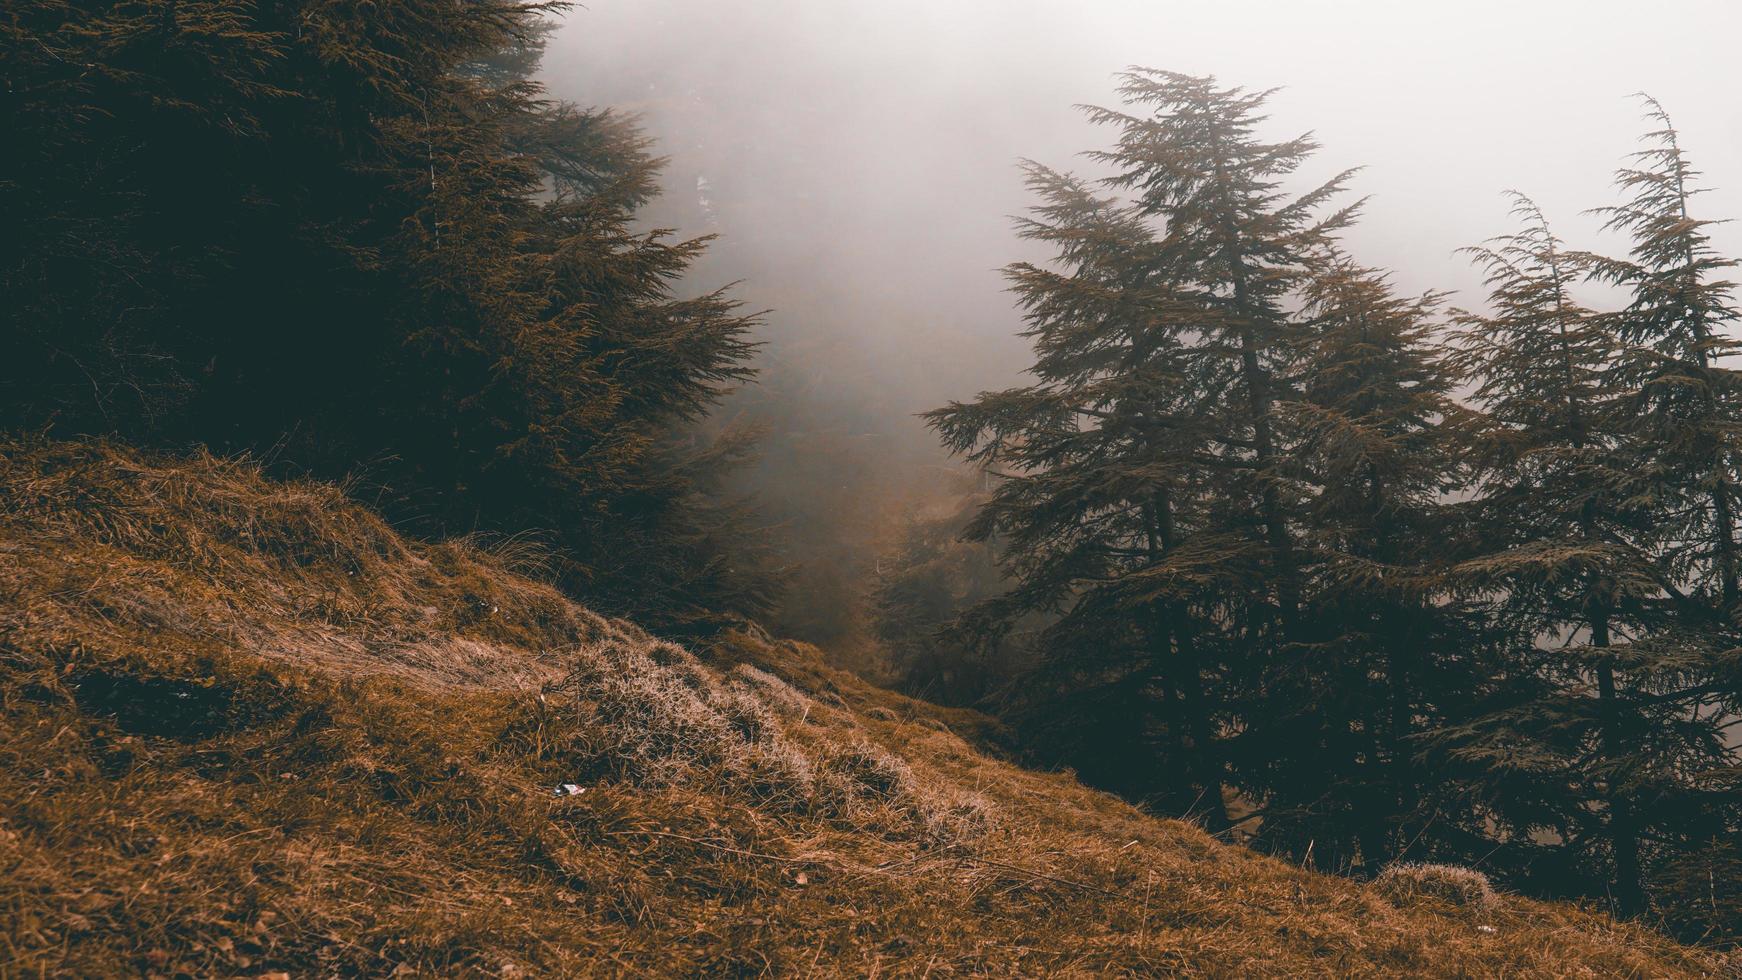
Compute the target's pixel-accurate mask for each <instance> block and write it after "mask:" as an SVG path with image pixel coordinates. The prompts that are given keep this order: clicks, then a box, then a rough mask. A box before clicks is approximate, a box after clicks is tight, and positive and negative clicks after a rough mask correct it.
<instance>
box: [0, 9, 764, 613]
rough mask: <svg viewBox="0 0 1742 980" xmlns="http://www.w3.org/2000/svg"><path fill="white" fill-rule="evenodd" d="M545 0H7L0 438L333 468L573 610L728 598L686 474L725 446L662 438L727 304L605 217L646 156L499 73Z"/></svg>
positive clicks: (673, 251)
mask: <svg viewBox="0 0 1742 980" xmlns="http://www.w3.org/2000/svg"><path fill="white" fill-rule="evenodd" d="M561 6H562V5H561V4H547V3H541V2H535V0H468V2H466V3H459V4H454V3H448V2H445V0H406V2H403V3H394V4H390V5H386V6H382V7H374V6H370V5H361V6H360V5H354V4H318V3H308V2H291V3H285V4H264V5H235V4H228V5H226V4H210V3H182V4H168V5H158V6H155V7H142V6H139V5H129V4H121V3H111V2H100V3H91V4H85V3H70V2H66V0H25V2H23V3H20V4H18V5H16V6H15V8H9V10H8V16H7V18H6V19H5V22H4V23H0V36H3V43H0V67H3V69H4V73H5V76H6V78H7V80H8V85H9V88H8V97H7V98H6V99H5V100H4V104H3V105H0V126H3V127H4V128H5V130H6V131H7V133H8V147H7V152H6V153H5V154H4V157H3V159H0V168H4V169H3V171H0V220H4V221H5V222H6V224H7V226H8V227H10V228H13V229H16V230H18V231H19V234H17V235H15V236H6V239H5V241H4V242H3V243H0V289H3V290H4V292H5V295H6V296H7V297H8V303H7V304H6V306H5V309H4V311H0V392H3V394H4V405H5V414H4V416H3V417H0V423H3V424H5V425H8V426H28V427H33V428H35V427H43V426H50V427H52V428H53V429H54V430H55V431H57V432H63V433H78V432H116V433H121V434H123V435H126V436H128V437H131V438H133V439H136V440H138V441H141V442H145V443H150V444H154V445H159V446H168V447H179V446H184V445H186V444H189V443H205V444H208V445H211V446H213V447H215V448H218V449H221V450H225V451H241V450H249V449H255V450H265V449H271V450H272V451H273V453H274V456H275V458H276V459H278V460H280V461H281V464H283V465H295V466H297V467H300V468H303V469H307V470H312V471H314V472H316V473H319V474H323V475H326V476H345V475H349V474H350V473H351V472H352V471H353V470H356V469H358V468H359V467H360V468H361V470H362V474H361V480H360V482H359V485H360V486H365V487H370V488H372V489H373V490H374V491H377V492H378V499H380V500H381V501H382V502H383V503H384V505H385V506H387V508H388V509H389V510H390V512H391V513H392V514H393V516H394V517H395V518H396V519H398V520H401V521H409V522H411V525H412V526H413V527H416V528H418V529H420V530H427V531H430V532H433V533H441V534H448V533H465V532H471V531H495V532H502V533H516V532H520V531H523V530H527V529H535V530H539V531H543V532H546V533H547V534H548V535H549V536H550V537H551V539H552V540H553V543H555V544H556V545H557V548H556V549H555V550H556V557H557V559H558V561H557V565H558V569H559V572H560V573H561V574H562V577H563V579H564V581H565V583H566V584H568V585H569V586H570V587H572V588H574V589H577V590H581V591H584V592H585V593H586V594H587V595H588V596H589V597H590V598H591V599H592V600H593V601H594V602H596V603H600V604H603V605H607V606H610V607H613V608H617V609H626V608H629V607H634V608H637V609H638V610H639V611H641V612H643V613H644V615H646V617H647V618H649V619H650V620H653V621H656V622H657V621H659V620H661V619H662V617H665V616H667V615H668V614H669V616H670V618H671V620H672V621H673V622H678V621H685V620H690V619H693V618H694V617H695V616H696V615H697V614H699V611H700V610H703V609H707V608H709V607H713V608H715V609H720V610H723V611H732V610H738V611H754V610H755V609H756V608H757V607H758V605H759V604H760V603H761V602H762V601H763V600H764V599H765V598H766V592H767V589H766V585H767V579H766V577H764V576H761V575H759V574H756V573H755V571H754V569H753V568H751V567H750V566H752V565H753V564H754V563H753V562H747V561H744V560H742V556H738V557H732V556H729V555H727V554H726V549H725V548H724V547H723V545H722V543H721V541H720V534H721V533H729V532H727V528H728V526H730V525H731V524H732V523H733V521H735V520H736V519H737V518H736V517H735V516H734V515H733V513H732V511H731V509H730V508H725V507H721V506H717V505H714V504H712V503H710V502H709V500H710V494H709V493H708V491H707V484H708V483H709V481H710V480H713V479H714V476H713V473H714V472H715V471H718V470H719V468H720V467H721V466H722V465H725V464H727V463H729V462H730V460H731V459H733V458H736V457H741V456H742V452H743V449H744V442H743V440H741V439H732V440H727V441H725V442H722V443H721V444H720V445H718V446H686V445H685V444H686V443H687V442H689V441H690V440H689V435H690V431H689V430H691V429H692V427H693V424H694V422H695V421H696V420H697V419H698V418H700V417H701V416H702V415H703V414H705V413H706V412H707V411H708V410H709V409H710V407H711V406H712V405H713V404H714V403H715V402H716V400H717V399H718V398H719V397H721V395H722V394H723V393H724V392H725V391H727V390H728V389H729V388H731V387H732V386H733V385H735V384H738V383H740V382H742V381H744V380H745V379H747V378H748V377H749V374H750V369H749V364H748V360H749V358H750V356H751V353H752V349H753V345H752V344H751V343H749V342H748V340H747V333H748V331H749V330H750V329H751V328H752V327H753V325H754V318H753V317H749V316H746V315H744V313H743V312H742V311H741V310H739V309H737V307H736V304H735V303H734V301H733V300H732V299H731V298H730V297H729V296H727V295H725V294H724V293H720V292H711V293H703V294H701V295H698V296H679V295H677V292H676V290H677V288H678V283H679V281H680V280H681V278H682V277H683V276H684V274H685V272H686V271H687V270H688V268H689V267H690V265H691V263H692V262H693V261H694V260H695V259H696V257H697V256H698V255H699V254H700V253H701V252H702V250H703V249H704V248H705V247H706V241H705V240H683V239H679V238H676V237H675V236H673V235H672V234H671V233H669V232H661V231H652V232H648V231H643V230H640V229H638V228H637V227H636V226H635V221H636V217H637V213H638V210H639V209H640V208H641V207H642V205H644V204H645V203H646V202H647V201H648V199H649V198H650V197H651V196H652V195H653V194H654V193H655V191H656V178H657V174H658V169H659V161H658V160H657V159H656V158H655V157H653V156H652V154H651V151H650V147H649V144H648V141H647V140H646V139H645V138H644V137H643V136H641V135H640V134H639V133H638V132H637V131H636V130H635V128H634V127H633V126H632V125H630V124H629V123H628V122H627V121H626V120H624V119H622V118H620V117H618V116H615V115H613V114H612V113H610V112H608V111H587V110H580V109H577V108H576V107H574V106H570V105H566V104H563V103H560V102H555V101H552V100H550V99H548V98H546V97H545V95H544V94H543V92H542V91H541V89H540V88H539V86H538V85H537V84H535V83H533V82H532V81H531V80H530V79H529V77H528V76H529V73H530V72H531V70H532V68H533V66H535V64H536V60H537V54H538V51H539V47H540V43H541V41H542V38H543V37H544V35H545V33H546V32H547V31H548V21H546V20H545V19H544V16H545V15H546V14H547V13H549V12H551V11H553V10H559V9H561ZM371 495H372V496H377V493H372V494H371Z"/></svg>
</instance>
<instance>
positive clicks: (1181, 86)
mask: <svg viewBox="0 0 1742 980" xmlns="http://www.w3.org/2000/svg"><path fill="white" fill-rule="evenodd" d="M1121 93H1122V95H1123V97H1124V100H1125V103H1126V105H1127V106H1128V107H1132V108H1135V109H1139V110H1142V111H1141V113H1136V112H1129V111H1120V110H1112V109H1095V108H1092V109H1089V110H1088V114H1089V117H1090V118H1091V119H1092V120H1094V121H1096V122H1099V123H1103V124H1111V125H1114V126H1117V127H1118V128H1119V137H1118V140H1117V142H1116V143H1115V145H1114V146H1113V148H1111V149H1109V150H1107V151H1104V152H1099V153H1095V154H1091V156H1092V157H1093V158H1094V159H1096V160H1098V161H1099V162H1101V163H1103V164H1107V165H1109V166H1111V167H1112V168H1113V169H1114V173H1113V174H1112V175H1111V176H1109V177H1107V178H1105V179H1103V180H1101V181H1099V182H1098V183H1099V184H1100V186H1101V188H1102V190H1101V191H1099V192H1098V191H1097V189H1096V187H1095V185H1094V184H1092V183H1091V182H1089V181H1085V180H1083V179H1080V178H1076V177H1073V176H1070V175H1066V174H1061V173H1058V172H1056V171H1053V170H1050V169H1048V168H1045V167H1041V166H1038V165H1030V166H1029V183H1030V186H1031V187H1032V188H1033V189H1034V191H1035V192H1036V193H1037V194H1038V195H1039V196H1040V198H1041V201H1042V203H1041V204H1040V205H1039V206H1038V207H1037V208H1036V216H1035V217H1033V218H1031V219H1028V220H1025V221H1024V222H1023V223H1022V224H1021V227H1020V231H1021V234H1022V235H1023V236H1024V237H1027V238H1031V239H1035V240H1038V241H1043V242H1046V243H1047V244H1050V245H1052V246H1053V247H1054V248H1055V249H1056V250H1057V267H1056V268H1042V267H1038V266H1034V265H1030V264H1026V263H1018V264H1016V265H1013V266H1011V267H1010V268H1009V270H1008V275H1009V277H1010V279H1011V281H1012V284H1013V288H1014V290H1015V291H1016V293H1017V295H1018V297H1019V299H1020V302H1021V304H1022V306H1023V307H1024V310H1025V313H1026V319H1027V321H1028V324H1029V330H1028V333H1029V335H1030V336H1032V337H1033V338H1034V344H1035V351H1036V354H1037V360H1036V363H1035V365H1034V367H1033V368H1031V372H1032V373H1033V374H1034V375H1035V376H1036V377H1037V379H1038V382H1037V383H1036V384H1034V385H1031V386H1029V387H1026V388H1020V389H1013V390H1009V391H1004V392H993V393H986V394H983V395H981V396H980V398H979V399H978V400H977V401H975V402H972V403H968V404H962V403H955V404H952V405H950V406H949V407H947V408H944V409H940V410H938V411H936V412H933V413H930V416H929V419H930V422H931V424H932V425H934V426H935V427H936V428H937V429H938V430H939V432H940V433H941V434H942V435H943V437H944V440H945V443H946V445H948V446H949V447H950V448H951V449H952V450H954V451H957V452H960V453H964V454H967V455H968V456H969V458H970V459H972V460H974V461H975V462H977V463H979V464H981V465H985V466H988V467H993V468H996V469H998V470H999V471H1000V472H1001V473H1002V475H1003V476H1004V479H1003V481H1002V482H1001V483H1000V484H999V485H998V486H997V487H996V488H995V489H994V491H993V493H992V497H991V500H990V501H989V502H988V503H987V504H986V505H985V507H984V508H983V509H982V511H981V514H980V517H979V518H978V519H977V520H976V521H975V522H974V524H972V525H971V526H970V528H969V534H970V535H971V536H975V537H979V538H985V537H989V536H990V535H992V534H997V535H999V536H1000V539H1001V540H1002V541H1003V543H1004V545H1005V549H1006V555H1007V560H1006V567H1007V571H1008V572H1009V574H1010V575H1011V577H1012V578H1013V580H1015V581H1016V583H1017V585H1016V587H1015V588H1014V589H1013V590H1012V591H1011V592H1010V593H1009V594H1007V595H1005V596H1003V597H1000V598H999V599H997V600H994V601H993V602H991V603H988V604H986V605H985V606H984V607H982V609H981V618H982V619H983V620H985V621H987V622H991V623H994V624H1008V623H1009V622H1011V621H1012V620H1013V619H1014V618H1015V617H1016V616H1018V615H1021V614H1026V613H1033V612H1043V613H1048V614H1056V615H1057V616H1058V619H1057V621H1056V623H1054V624H1053V625H1052V626H1051V627H1050V628H1049V629H1048V630H1047V631H1046V633H1045V635H1044V636H1045V639H1044V642H1045V643H1046V645H1047V646H1048V648H1049V649H1050V650H1051V652H1052V653H1053V655H1054V657H1055V658H1056V659H1062V660H1063V661H1064V662H1065V663H1066V664H1067V665H1068V669H1067V676H1068V677H1069V681H1068V683H1069V684H1071V685H1072V686H1074V687H1076V688H1078V690H1079V691H1081V690H1083V689H1085V688H1089V689H1095V690H1100V691H1102V692H1104V694H1105V697H1103V698H1101V699H1100V700H1101V701H1102V702H1103V703H1105V701H1106V700H1107V699H1108V698H1111V699H1112V701H1113V703H1114V704H1116V705H1119V706H1120V710H1122V711H1127V712H1128V714H1126V716H1125V717H1126V718H1127V719H1129V721H1128V723H1127V724H1126V725H1125V726H1123V727H1122V728H1120V729H1117V732H1118V737H1120V738H1123V739H1126V740H1128V744H1125V745H1119V746H1112V747H1109V748H1110V750H1111V751H1110V752H1104V753H1103V757H1107V758H1112V757H1118V758H1124V759H1131V758H1133V757H1137V758H1144V757H1147V758H1154V757H1155V754H1156V752H1157V751H1158V750H1157V749H1155V748H1151V747H1149V746H1146V745H1144V744H1143V742H1144V740H1146V739H1147V738H1148V737H1149V732H1150V730H1151V729H1152V728H1157V729H1159V731H1160V732H1161V733H1162V737H1163V738H1164V739H1165V743H1164V745H1163V746H1162V747H1159V752H1160V755H1161V757H1162V758H1164V759H1176V760H1182V763H1183V764H1182V768H1183V769H1184V770H1185V771H1186V772H1188V773H1189V774H1190V777H1189V778H1190V781H1191V783H1192V784H1193V785H1192V788H1191V789H1190V792H1189V794H1187V795H1188V796H1189V798H1190V800H1191V801H1192V803H1191V804H1190V806H1188V807H1186V809H1192V810H1196V811H1200V812H1201V813H1202V814H1203V816H1204V817H1205V819H1206V820H1207V821H1208V823H1209V824H1210V825H1211V826H1213V827H1218V828H1219V827H1221V826H1224V825H1226V823H1227V815H1226V812H1225V809H1224V806H1223V802H1222V793H1223V787H1224V785H1225V783H1226V781H1227V777H1226V769H1225V764H1224V762H1223V760H1222V758H1221V755H1222V751H1223V749H1222V747H1221V745H1220V744H1219V743H1220V741H1221V737H1220V732H1221V731H1222V730H1223V729H1224V728H1226V727H1227V725H1228V719H1227V718H1226V717H1225V715H1224V710H1225V709H1224V707H1223V706H1222V705H1221V704H1219V703H1217V699H1216V697H1215V693H1214V692H1215V690H1216V689H1217V688H1219V687H1221V686H1223V685H1224V684H1225V682H1226V681H1227V680H1228V679H1229V674H1230V672H1231V670H1232V668H1233V666H1234V664H1235V663H1236V661H1237V662H1238V666H1239V669H1242V670H1253V669H1259V670H1262V669H1264V666H1265V665H1268V664H1269V663H1270V662H1271V661H1272V660H1273V659H1274V658H1275V657H1277V656H1280V655H1281V654H1280V651H1281V650H1282V649H1283V648H1284V645H1285V644H1287V643H1290V642H1298V641H1299V639H1300V637H1301V635H1302V634H1303V631H1302V628H1301V615H1300V601H1301V595H1300V576H1301V569H1300V568H1299V564H1298V558H1297V555H1296V553H1295V552H1296V545H1295V542H1294V534H1295V532H1294V530H1293V529H1292V528H1291V527H1290V526H1289V524H1288V520H1287V509H1288V507H1289V506H1290V502H1291V500H1292V498H1293V496H1294V495H1295V494H1296V492H1297V491H1296V489H1295V488H1294V487H1293V486H1292V485H1291V483H1290V480H1289V478H1288V474H1287V472H1286V469H1285V467H1284V466H1283V460H1282V455H1281V453H1280V448H1279V445H1278V442H1277V432H1276V400H1277V398H1278V396H1279V394H1281V393H1282V392H1281V390H1280V389H1281V386H1282V385H1283V384H1284V383H1285V382H1284V380H1283V379H1285V378H1286V377H1287V369H1288V365H1289V364H1290V362H1291V359H1292V358H1293V357H1294V356H1295V353H1296V350H1297V348H1298V338H1299V337H1300V336H1301V335H1302V333H1303V330H1304V328H1303V326H1302V325H1301V323H1300V322H1298V320H1297V319H1296V318H1294V317H1293V316H1291V315H1290V314H1289V313H1288V312H1287V311H1286V309H1285V300H1286V298H1287V297H1288V295H1289V293H1290V291H1291V290H1292V289H1294V288H1295V286H1296V285H1297V284H1298V282H1299V281H1300V279H1301V277H1302V276H1303V275H1304V273H1305V269H1306V267H1307V265H1308V264H1309V263H1310V259H1311V255H1312V253H1313V251H1314V250H1315V249H1316V248H1318V247H1319V246H1320V244H1321V243H1322V242H1324V241H1325V240H1326V239H1327V238H1328V236H1329V235H1331V234H1332V233H1333V232H1334V231H1335V229H1336V228H1338V227H1339V226H1341V225H1342V224H1343V223H1344V222H1346V221H1347V220H1348V218H1349V216H1350V214H1351V213H1352V209H1344V210H1341V211H1335V212H1332V213H1330V214H1329V215H1321V213H1320V211H1321V208H1322V206H1323V205H1324V204H1325V203H1326V202H1327V201H1329V200H1330V199H1331V198H1333V197H1334V196H1335V194H1336V193H1337V191H1338V190H1339V188H1340V186H1341V184H1342V182H1343V179H1344V178H1343V177H1338V178H1337V179H1335V180H1333V181H1331V182H1329V183H1327V184H1325V185H1323V186H1321V187H1319V188H1317V189H1315V190H1313V191H1311V192H1309V193H1307V194H1306V195H1304V196H1301V197H1298V198H1290V197H1288V196H1287V195H1285V194H1284V193H1283V192H1282V191H1280V190H1279V189H1278V187H1279V184H1280V182H1281V181H1282V180H1283V179H1284V178H1286V177H1287V176H1288V175H1289V174H1290V173H1292V172H1293V171H1294V170H1295V169H1296V168H1297V167H1298V166H1299V164H1300V163H1301V162H1302V161H1303V160H1304V159H1305V158H1306V157H1307V156H1308V155H1309V154H1310V153H1311V152H1312V151H1313V149H1314V148H1315V147H1314V144H1313V143H1312V142H1311V141H1310V140H1308V139H1306V138H1304V137H1302V138H1298V139H1294V140H1290V141H1286V142H1282V143H1267V142H1264V141H1262V140H1260V139H1259V138H1258V137H1257V136H1256V135H1255V128H1256V126H1257V125H1258V123H1259V121H1260V119H1261V117H1260V116H1259V114H1258V113H1259V110H1260V108H1261V107H1262V106H1263V104H1264V101H1265V98H1266V95H1267V93H1248V92H1244V91H1242V90H1239V89H1221V88H1218V87H1217V86H1216V84H1215V82H1214V80H1212V79H1200V78H1192V77H1189V76H1185V75H1180V74H1176V73H1171V72H1161V71H1151V70H1147V69H1139V70H1134V71H1132V72H1130V73H1128V74H1127V75H1126V76H1125V80H1124V84H1123V85H1122V87H1121ZM1255 665H1256V666H1255ZM1134 701H1135V702H1137V703H1136V704H1133V702H1134ZM1139 707H1141V708H1143V709H1144V710H1141V711H1139V710H1137V709H1138V708H1139ZM1102 710H1105V709H1104V708H1103V709H1102ZM1152 716H1153V717H1154V718H1155V719H1156V721H1155V724H1154V725H1151V724H1150V723H1149V722H1147V721H1145V720H1144V719H1146V718H1149V717H1152ZM1319 741H1321V742H1322V741H1323V740H1322V739H1319ZM1173 791H1174V792H1175V793H1177V792H1178V787H1173Z"/></svg>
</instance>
